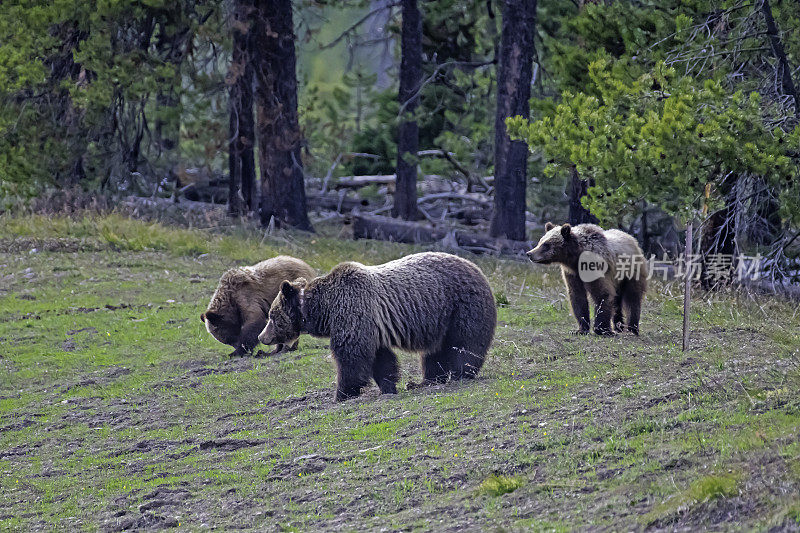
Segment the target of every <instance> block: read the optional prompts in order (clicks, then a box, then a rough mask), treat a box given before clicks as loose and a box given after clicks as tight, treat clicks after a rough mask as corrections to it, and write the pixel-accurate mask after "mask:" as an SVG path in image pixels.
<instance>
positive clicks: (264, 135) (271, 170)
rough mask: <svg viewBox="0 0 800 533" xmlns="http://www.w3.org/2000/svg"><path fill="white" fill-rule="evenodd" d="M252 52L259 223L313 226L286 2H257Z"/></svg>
mask: <svg viewBox="0 0 800 533" xmlns="http://www.w3.org/2000/svg"><path fill="white" fill-rule="evenodd" d="M256 6H257V9H258V13H257V22H256V25H255V37H254V40H253V44H254V46H253V48H252V49H251V52H253V53H254V54H257V57H254V58H253V67H254V72H255V79H256V113H257V122H256V125H257V128H258V143H259V144H258V148H259V150H258V155H259V161H260V163H261V213H260V216H261V223H262V224H263V225H264V226H267V225H268V224H269V223H270V220H271V219H272V218H273V217H274V219H275V221H276V222H277V223H278V224H285V225H289V226H293V227H296V228H300V229H305V230H313V228H312V227H311V223H310V222H309V220H308V213H307V211H306V193H305V189H304V185H303V163H302V160H301V158H300V144H301V141H302V136H301V133H300V125H299V123H298V117H297V74H296V59H295V49H294V27H293V22H292V3H291V1H290V0H259V1H258V2H257V4H256Z"/></svg>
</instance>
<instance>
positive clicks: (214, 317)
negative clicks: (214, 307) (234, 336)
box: [205, 311, 222, 324]
mask: <svg viewBox="0 0 800 533" xmlns="http://www.w3.org/2000/svg"><path fill="white" fill-rule="evenodd" d="M205 315H206V320H208V321H209V322H211V323H212V324H219V323H220V322H222V315H221V314H219V313H215V312H213V311H209V312H207V313H206V314H205Z"/></svg>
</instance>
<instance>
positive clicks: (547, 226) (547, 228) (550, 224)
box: [544, 222, 556, 231]
mask: <svg viewBox="0 0 800 533" xmlns="http://www.w3.org/2000/svg"><path fill="white" fill-rule="evenodd" d="M555 227H556V225H555V224H553V223H552V222H548V223H547V224H545V225H544V230H545V231H550V230H551V229H553V228H555Z"/></svg>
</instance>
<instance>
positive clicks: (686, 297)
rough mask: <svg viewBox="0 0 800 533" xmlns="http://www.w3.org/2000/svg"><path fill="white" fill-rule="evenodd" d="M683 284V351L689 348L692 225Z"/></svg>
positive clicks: (685, 259) (688, 237) (687, 227)
mask: <svg viewBox="0 0 800 533" xmlns="http://www.w3.org/2000/svg"><path fill="white" fill-rule="evenodd" d="M684 255H685V257H684V265H685V266H684V276H685V279H684V282H683V351H684V352H685V351H686V349H687V348H688V347H689V307H690V304H691V301H692V271H691V266H692V263H691V261H692V223H691V222H689V224H688V225H687V226H686V248H685V254H684Z"/></svg>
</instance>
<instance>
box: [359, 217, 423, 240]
mask: <svg viewBox="0 0 800 533" xmlns="http://www.w3.org/2000/svg"><path fill="white" fill-rule="evenodd" d="M353 239H356V240H358V239H374V240H378V241H392V242H405V243H410V244H418V243H431V242H434V241H436V240H437V239H436V237H434V234H433V228H431V227H430V226H427V225H424V224H418V223H416V222H409V221H406V220H398V219H396V218H389V217H382V216H369V217H368V216H362V215H356V216H354V217H353Z"/></svg>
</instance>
